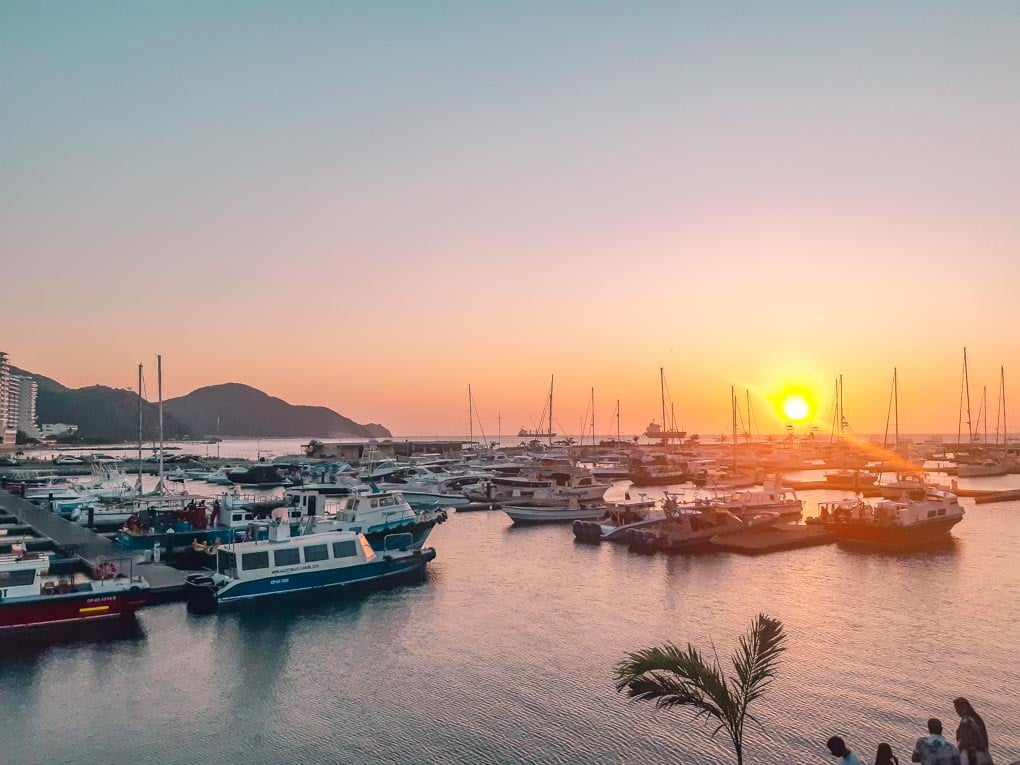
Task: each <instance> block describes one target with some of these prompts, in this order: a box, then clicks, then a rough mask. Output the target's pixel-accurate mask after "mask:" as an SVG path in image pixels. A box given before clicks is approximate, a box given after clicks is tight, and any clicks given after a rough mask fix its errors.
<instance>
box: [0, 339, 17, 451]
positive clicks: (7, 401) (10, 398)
mask: <svg viewBox="0 0 1020 765" xmlns="http://www.w3.org/2000/svg"><path fill="white" fill-rule="evenodd" d="M12 377H14V375H12V374H11V365H10V362H9V361H8V360H7V354H6V353H4V352H3V351H0V448H10V447H13V446H14V444H15V441H16V440H17V435H18V394H19V393H20V386H18V384H17V383H16V382H14V381H13V380H12V379H11V378H12ZM12 394H13V395H12Z"/></svg>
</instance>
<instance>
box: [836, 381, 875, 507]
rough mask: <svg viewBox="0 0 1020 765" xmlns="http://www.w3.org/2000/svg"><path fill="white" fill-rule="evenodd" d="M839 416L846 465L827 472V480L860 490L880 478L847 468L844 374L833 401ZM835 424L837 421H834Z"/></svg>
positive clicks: (837, 385) (841, 448) (840, 435)
mask: <svg viewBox="0 0 1020 765" xmlns="http://www.w3.org/2000/svg"><path fill="white" fill-rule="evenodd" d="M836 417H838V418H839V446H840V451H841V452H842V454H843V460H844V466H843V468H842V469H840V470H835V471H832V472H829V473H826V474H825V482H826V483H828V484H829V485H830V486H833V487H834V488H838V489H852V490H853V491H860V489H861V488H863V487H865V486H871V485H872V484H873V483H875V481H877V480H878V476H876V475H873V474H871V473H867V472H865V471H862V470H847V468H846V442H845V437H846V429H847V426H848V423H847V419H846V415H845V413H844V411H843V375H840V376H839V378H838V379H837V380H836V398H835V401H834V403H833V418H836ZM834 424H835V421H834Z"/></svg>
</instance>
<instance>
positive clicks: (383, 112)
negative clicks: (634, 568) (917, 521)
mask: <svg viewBox="0 0 1020 765" xmlns="http://www.w3.org/2000/svg"><path fill="white" fill-rule="evenodd" d="M1018 41H1020V3H1016V2H983V3H963V2H959V3H948V2H932V1H931V0H925V1H924V2H898V3H887V2H875V3H864V2H861V3H831V2H810V3H809V2H776V3H729V2H706V3H682V2H664V3H645V2H635V3H621V2H614V3H597V2H592V1H591V0H586V1H585V2H576V3H575V2H555V3H548V2H507V3H495V2H444V3H438V2H434V3H426V2H376V1H373V2H364V3H353V2H351V3H341V2H287V3H284V2H252V1H250V0H246V1H245V2H216V3H210V2H175V3H165V2H144V1H143V2H133V3H125V2H119V3H103V2H92V3H65V2H39V1H37V0H30V1H29V2H11V0H4V1H3V2H2V3H0V104H2V118H0V167H2V168H3V172H2V174H0V253H2V259H3V263H2V268H0V280H2V283H0V287H2V294H3V301H4V303H3V306H2V308H0V311H2V316H3V322H2V325H0V349H2V350H6V351H7V352H8V353H10V354H11V355H12V359H13V361H14V363H15V364H17V365H19V366H23V367H25V368H28V369H31V370H33V371H37V372H40V373H43V374H46V375H50V376H52V377H55V378H57V379H59V380H60V381H62V382H64V383H65V384H68V385H72V386H79V385H88V384H92V383H104V384H109V385H115V386H123V387H128V386H131V385H132V384H133V378H134V374H135V368H136V364H137V363H138V362H140V361H141V362H145V363H146V364H149V365H150V369H151V365H152V362H153V360H154V355H155V354H156V353H162V354H163V356H164V359H165V365H166V379H165V387H166V391H167V394H168V395H179V394H182V393H185V392H187V391H189V390H191V389H193V388H195V387H198V386H201V385H207V384H213V383H218V382H225V381H241V382H246V383H249V384H251V385H254V386H256V387H259V388H262V389H264V390H266V391H267V392H269V393H272V394H274V395H278V396H281V397H283V398H285V399H287V400H289V401H292V402H294V403H313V404H324V405H328V406H331V407H334V408H336V409H337V410H339V411H341V412H342V413H344V414H346V415H348V416H350V417H353V418H354V419H356V420H359V421H377V422H382V423H385V424H387V425H388V426H389V427H390V428H391V429H392V430H393V431H394V432H397V433H400V434H405V435H411V434H420V435H426V434H434V433H444V434H446V433H455V432H463V431H465V430H466V429H467V401H466V398H467V397H466V387H467V384H468V383H471V384H472V385H473V389H474V391H475V397H476V401H477V404H478V408H479V410H480V413H481V416H482V417H483V419H484V422H485V427H486V430H487V432H488V433H489V434H490V435H491V434H493V433H494V432H495V430H496V416H497V412H499V413H501V414H502V422H503V426H502V427H503V432H504V433H506V432H509V431H514V432H515V431H516V430H517V428H519V427H521V426H522V425H528V426H530V425H532V424H533V422H534V420H535V419H537V417H538V415H539V413H540V411H541V409H542V406H543V399H544V396H545V392H546V389H547V387H548V379H549V374H550V373H553V372H555V374H556V378H557V402H556V407H557V411H558V413H559V416H558V418H557V420H558V423H559V425H560V427H561V428H562V430H564V431H576V430H577V429H578V428H579V427H580V423H581V421H582V418H583V415H584V411H585V408H586V405H587V399H588V396H589V393H590V388H591V386H594V387H595V389H596V416H597V418H598V419H599V420H600V421H601V422H607V421H608V420H609V417H610V413H611V411H612V410H613V408H614V406H615V401H616V399H620V400H621V402H622V403H621V409H622V426H623V429H624V431H632V432H633V431H636V430H642V429H643V428H644V426H645V425H646V424H647V422H648V421H649V420H650V419H651V418H652V417H653V416H655V415H656V413H657V412H658V410H659V386H658V368H659V367H660V366H664V367H665V368H666V374H667V378H668V380H669V384H670V390H671V392H672V398H673V400H674V402H675V405H676V411H677V415H678V419H680V420H681V422H682V423H683V424H684V425H685V426H686V427H687V428H688V429H689V430H693V431H700V432H703V433H719V432H720V431H722V430H723V429H725V428H727V427H728V423H729V419H730V417H729V386H730V384H731V383H735V384H736V385H738V387H740V388H743V387H744V386H745V385H747V386H750V387H752V388H753V389H754V390H755V391H757V392H760V393H762V394H765V395H768V394H771V393H772V392H774V391H776V390H777V389H778V388H781V387H782V386H784V385H790V384H799V385H803V386H806V387H807V388H809V390H811V391H814V392H815V394H816V396H817V397H818V398H819V400H820V402H821V403H820V409H826V408H827V406H828V398H829V391H830V386H831V384H832V379H833V377H834V376H835V375H836V374H838V373H839V372H842V373H843V374H844V378H845V380H846V383H845V384H846V391H847V407H848V416H850V417H851V422H852V424H853V426H854V427H855V429H856V430H857V431H859V432H876V431H881V430H882V429H883V428H884V425H885V418H886V411H887V405H888V397H889V385H890V381H891V377H892V368H893V366H897V367H898V368H899V370H900V379H901V394H902V399H901V413H902V414H901V419H902V424H901V427H902V428H903V429H904V430H906V431H913V432H934V431H942V432H949V431H954V432H955V429H956V424H957V415H958V406H959V396H960V364H961V350H962V346H964V345H967V346H969V350H970V353H971V356H972V364H971V380H972V382H973V385H974V388H973V395H974V397H975V399H976V398H979V397H980V395H981V390H980V386H982V385H984V384H987V385H988V386H989V398H991V399H993V400H994V397H995V395H996V392H997V387H996V386H997V384H998V368H999V365H1000V364H1004V365H1005V367H1006V378H1007V386H1009V385H1012V386H1013V388H1014V389H1016V390H1020V363H1018V362H1020V333H1018V332H1017V331H1016V328H1017V321H1016V315H1017V308H1016V298H1017V291H1018V288H1020V44H1018ZM150 374H151V375H152V376H153V377H154V373H152V372H150ZM1013 401H1015V402H1016V404H1012V405H1011V412H1012V413H1011V415H1010V421H1011V429H1012V428H1014V427H1015V425H1014V423H1020V417H1018V416H1016V413H1017V412H1018V408H1020V397H1017V398H1010V402H1013ZM756 406H760V411H761V412H762V414H761V417H762V423H761V424H762V429H763V430H771V429H775V428H777V427H778V425H777V423H775V422H773V421H771V420H770V419H769V418H768V417H767V415H766V414H765V409H767V407H766V405H765V404H764V402H759V404H758V405H756ZM992 412H993V414H994V409H993V410H992ZM825 416H826V413H825V412H821V417H822V418H823V419H824V418H825ZM1017 429H1020V428H1017ZM600 430H603V428H600ZM561 432H562V431H561Z"/></svg>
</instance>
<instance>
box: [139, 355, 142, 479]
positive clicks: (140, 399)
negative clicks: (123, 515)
mask: <svg viewBox="0 0 1020 765" xmlns="http://www.w3.org/2000/svg"><path fill="white" fill-rule="evenodd" d="M141 495H142V365H141V364H139V365H138V496H141Z"/></svg>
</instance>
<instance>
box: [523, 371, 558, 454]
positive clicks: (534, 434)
mask: <svg viewBox="0 0 1020 765" xmlns="http://www.w3.org/2000/svg"><path fill="white" fill-rule="evenodd" d="M555 377H556V376H555V375H550V376H549V400H548V402H546V405H545V407H544V408H543V409H542V414H541V415H539V418H538V420H539V422H548V423H549V431H548V432H546V433H543V432H542V431H540V430H539V429H538V428H535V429H534V430H528V429H527V428H521V429H520V432H518V433H517V436H518V438H548V439H549V444H550V445H551V444H552V440H553V438H554V437H555V436H556V433H554V432H553V382H554V380H555ZM547 414H548V419H547V418H546V415H547Z"/></svg>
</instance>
